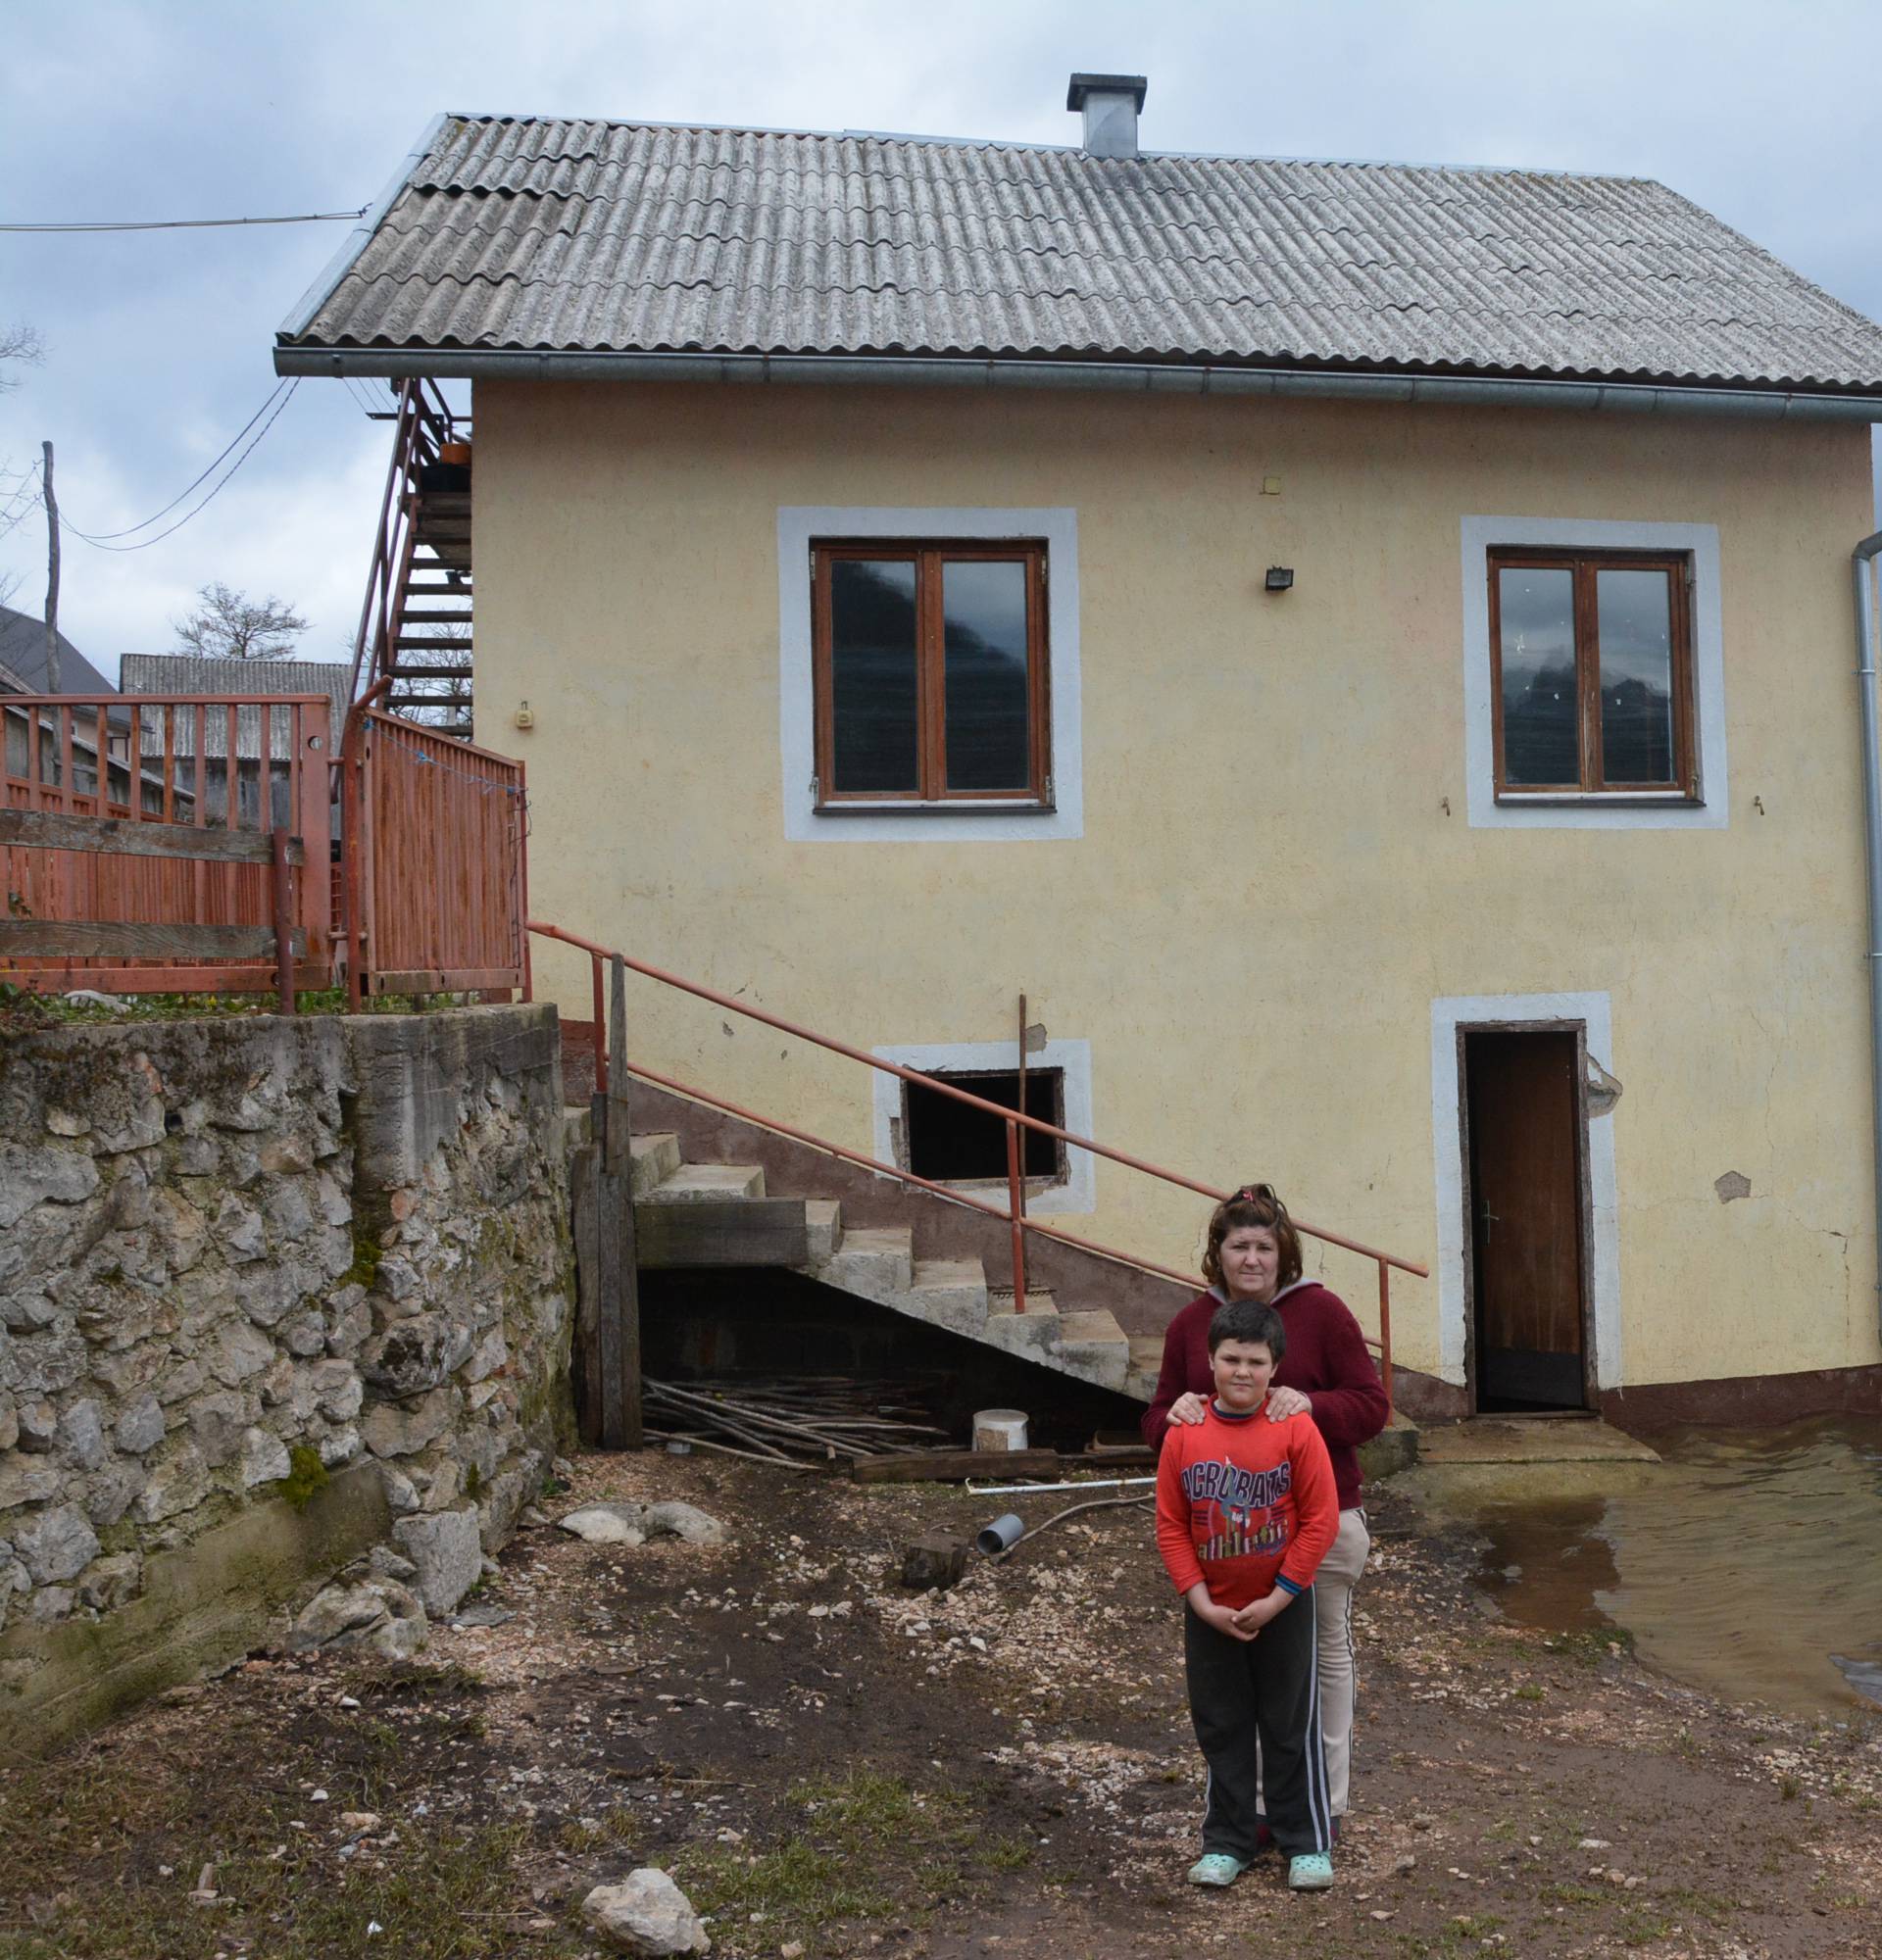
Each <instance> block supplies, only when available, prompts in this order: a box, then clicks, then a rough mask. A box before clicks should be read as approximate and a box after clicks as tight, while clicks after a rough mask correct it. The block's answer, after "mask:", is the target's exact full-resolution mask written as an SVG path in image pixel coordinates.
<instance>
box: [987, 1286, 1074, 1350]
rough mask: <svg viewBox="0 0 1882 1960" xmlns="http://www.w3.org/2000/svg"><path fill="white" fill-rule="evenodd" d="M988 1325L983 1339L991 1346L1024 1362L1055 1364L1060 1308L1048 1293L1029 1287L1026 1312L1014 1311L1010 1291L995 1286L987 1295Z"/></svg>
mask: <svg viewBox="0 0 1882 1960" xmlns="http://www.w3.org/2000/svg"><path fill="white" fill-rule="evenodd" d="M987 1307H988V1311H987V1325H986V1331H985V1333H984V1335H983V1337H982V1338H983V1339H984V1340H985V1341H986V1342H987V1343H988V1345H989V1346H990V1347H994V1348H1004V1349H1005V1351H1006V1352H1007V1353H1009V1354H1017V1355H1018V1356H1019V1357H1020V1359H1021V1360H1024V1361H1039V1362H1043V1363H1044V1364H1045V1365H1046V1366H1047V1367H1054V1366H1056V1365H1057V1360H1056V1354H1057V1349H1058V1346H1059V1308H1058V1304H1057V1302H1056V1301H1055V1300H1054V1299H1053V1297H1052V1295H1051V1294H1050V1293H1046V1292H1042V1291H1041V1290H1040V1289H1039V1288H1037V1287H1031V1288H1028V1289H1027V1292H1026V1310H1025V1312H1024V1313H1015V1312H1014V1310H1013V1290H1012V1289H1011V1288H1010V1287H996V1288H995V1289H994V1290H993V1291H992V1292H991V1293H990V1294H989V1295H988V1296H987Z"/></svg>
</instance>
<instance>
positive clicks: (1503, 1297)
mask: <svg viewBox="0 0 1882 1960" xmlns="http://www.w3.org/2000/svg"><path fill="white" fill-rule="evenodd" d="M1463 1060H1464V1082H1465V1098H1466V1115H1467V1119H1468V1130H1469V1173H1470V1176H1469V1184H1468V1192H1469V1204H1470V1219H1469V1226H1470V1244H1471V1251H1472V1262H1471V1277H1472V1281H1473V1288H1472V1293H1473V1305H1474V1309H1475V1312H1474V1322H1475V1328H1474V1331H1475V1335H1476V1356H1475V1359H1476V1368H1475V1375H1476V1391H1477V1407H1478V1408H1479V1409H1481V1410H1491V1409H1508V1410H1520V1409H1538V1410H1545V1409H1552V1408H1555V1409H1561V1408H1577V1409H1578V1408H1585V1407H1586V1406H1587V1405H1588V1396H1587V1386H1586V1374H1587V1370H1586V1364H1585V1359H1584V1352H1585V1341H1584V1335H1583V1327H1584V1318H1585V1316H1584V1312H1583V1298H1584V1285H1583V1264H1582V1209H1583V1206H1582V1175H1581V1156H1582V1152H1581V1128H1582V1113H1581V1093H1580V1085H1579V1079H1578V1071H1579V1068H1580V1065H1581V1051H1580V1042H1579V1039H1578V1037H1577V1035H1576V1034H1575V1033H1574V1032H1573V1031H1572V1030H1563V1031H1556V1030H1547V1031H1541V1032H1523V1033H1508V1032H1503V1031H1496V1032H1484V1033H1475V1034H1466V1035H1465V1036H1464V1055H1463Z"/></svg>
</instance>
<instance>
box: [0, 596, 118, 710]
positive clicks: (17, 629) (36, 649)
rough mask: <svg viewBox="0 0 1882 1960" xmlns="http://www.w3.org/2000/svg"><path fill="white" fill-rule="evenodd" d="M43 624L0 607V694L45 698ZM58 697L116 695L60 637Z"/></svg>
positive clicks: (38, 620)
mask: <svg viewBox="0 0 1882 1960" xmlns="http://www.w3.org/2000/svg"><path fill="white" fill-rule="evenodd" d="M48 691H49V690H48V689H47V687H46V622H45V620H44V619H35V618H34V617H33V616H32V614H31V613H19V612H16V611H15V610H14V609H13V608H12V607H11V606H0V694H45V693H47V692H48ZM58 692H59V693H60V694H116V693H117V692H118V690H117V689H116V688H115V687H113V686H112V684H111V682H110V681H108V680H107V679H106V678H105V677H104V675H103V674H101V673H100V672H99V671H98V669H97V668H96V667H95V666H93V665H92V663H91V662H89V661H88V660H86V659H85V657H84V655H83V654H81V653H80V652H79V651H78V649H77V648H76V647H74V645H73V644H72V642H71V641H70V640H69V639H67V638H66V636H65V634H63V633H61V634H60V635H59V687H58Z"/></svg>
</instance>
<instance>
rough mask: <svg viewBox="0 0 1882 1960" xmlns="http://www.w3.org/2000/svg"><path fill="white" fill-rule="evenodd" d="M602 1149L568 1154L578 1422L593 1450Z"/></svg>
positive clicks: (597, 1425)
mask: <svg viewBox="0 0 1882 1960" xmlns="http://www.w3.org/2000/svg"><path fill="white" fill-rule="evenodd" d="M600 1165H601V1152H600V1150H599V1148H598V1147H597V1146H595V1145H594V1144H583V1145H582V1147H581V1148H580V1149H579V1150H578V1151H575V1152H571V1154H570V1158H569V1195H570V1200H571V1201H572V1210H573V1213H574V1234H575V1336H574V1372H575V1426H576V1427H577V1429H579V1431H580V1432H581V1440H582V1442H583V1443H585V1444H586V1445H587V1446H589V1448H591V1449H593V1448H596V1447H598V1446H600V1443H601V1339H600V1335H601V1315H600V1312H599V1299H598V1292H599V1288H600V1285H601V1246H600V1242H599V1241H598V1239H597V1238H596V1236H595V1219H596V1211H595V1207H596V1203H597V1201H598V1197H599V1194H598V1193H597V1191H596V1189H595V1179H596V1177H597V1175H598V1173H599V1170H600Z"/></svg>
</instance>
